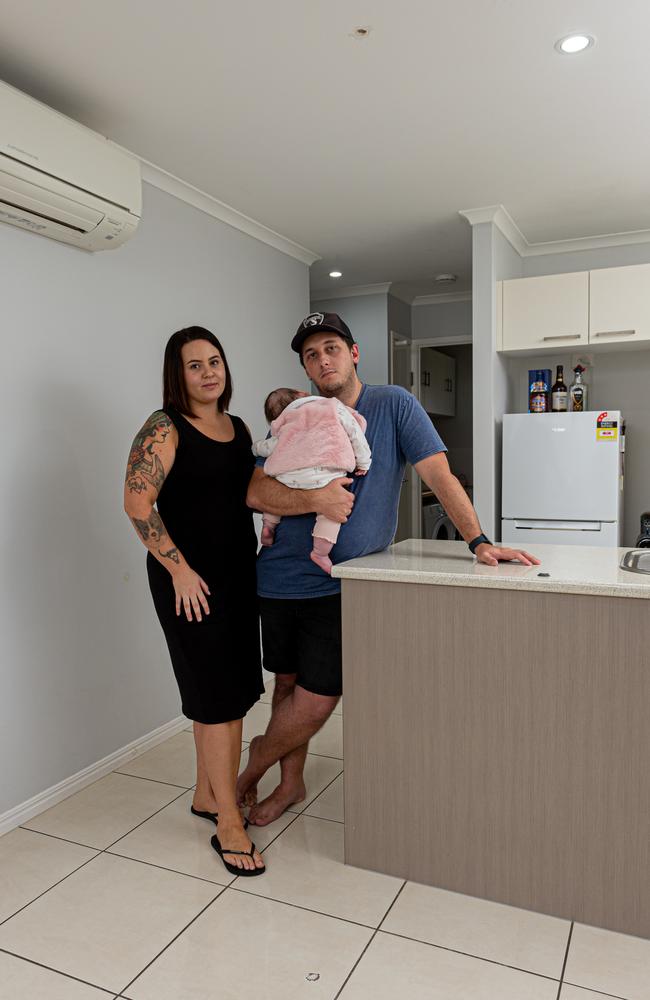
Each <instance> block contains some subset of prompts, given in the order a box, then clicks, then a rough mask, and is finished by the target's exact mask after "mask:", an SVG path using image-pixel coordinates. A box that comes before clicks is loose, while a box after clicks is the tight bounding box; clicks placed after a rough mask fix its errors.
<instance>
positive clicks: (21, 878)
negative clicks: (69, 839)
mask: <svg viewBox="0 0 650 1000" xmlns="http://www.w3.org/2000/svg"><path fill="white" fill-rule="evenodd" d="M96 853H97V852H96V851H94V850H91V849H90V848H88V847H77V845H76V844H67V843H66V842H65V841H64V840H55V839H54V837H45V836H43V834H42V833H32V831H31V830H12V831H11V833H7V834H5V836H4V837H2V838H0V922H1V921H3V920H6V919H7V917H10V916H11V914H12V913H15V912H16V911H17V910H19V909H20V908H21V907H22V906H25V904H26V903H29V902H31V900H32V899H35V898H36V897H37V896H40V894H41V893H42V892H45V890H46V889H49V888H50V886H52V885H54V884H55V882H58V881H59V880H60V879H62V878H65V876H66V875H69V874H70V872H73V871H74V870H75V868H79V866H80V865H83V864H84V863H85V862H86V861H89V860H90V858H92V857H95V855H96Z"/></svg>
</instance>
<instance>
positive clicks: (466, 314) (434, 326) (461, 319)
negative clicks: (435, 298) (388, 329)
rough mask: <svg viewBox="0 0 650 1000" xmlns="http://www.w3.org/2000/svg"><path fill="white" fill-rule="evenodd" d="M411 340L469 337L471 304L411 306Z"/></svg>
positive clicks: (440, 303)
mask: <svg viewBox="0 0 650 1000" xmlns="http://www.w3.org/2000/svg"><path fill="white" fill-rule="evenodd" d="M412 311H413V340H427V339H428V338H430V337H471V336H472V303H471V300H470V301H467V302H439V303H434V304H432V305H416V304H415V303H414V305H413V310H412Z"/></svg>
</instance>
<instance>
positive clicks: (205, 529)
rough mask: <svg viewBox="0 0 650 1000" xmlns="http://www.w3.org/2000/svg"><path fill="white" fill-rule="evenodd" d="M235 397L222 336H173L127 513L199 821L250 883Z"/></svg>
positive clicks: (134, 453) (248, 656)
mask: <svg viewBox="0 0 650 1000" xmlns="http://www.w3.org/2000/svg"><path fill="white" fill-rule="evenodd" d="M231 395H232V379H231V376H230V370H229V368H228V363H227V361H226V356H225V354H224V351H223V348H222V346H221V344H220V343H219V341H218V340H217V338H216V337H215V336H214V334H212V333H210V331H209V330H204V329H203V327H200V326H192V327H188V328H187V329H185V330H179V331H178V333H175V334H174V335H173V336H172V337H171V338H170V340H169V343H168V344H167V347H166V349H165V361H164V368H163V408H162V410H157V411H156V412H155V413H153V414H152V415H151V416H150V417H149V419H148V420H147V422H146V423H145V425H144V427H143V428H142V429H141V430H140V432H139V433H138V434H137V436H136V438H135V440H134V442H133V445H132V448H131V454H130V455H129V462H128V467H127V473H126V484H125V491H124V494H125V503H124V506H125V509H126V512H127V514H128V515H129V517H130V519H131V521H132V522H133V525H134V527H135V529H136V531H137V532H138V534H139V536H140V538H141V540H142V541H143V542H144V544H145V545H146V547H147V549H148V550H149V554H148V556H147V570H148V574H149V585H150V587H151V593H152V596H153V601H154V605H155V607H156V611H157V613H158V617H159V619H160V623H161V625H162V627H163V630H164V633H165V638H166V639H167V645H168V647H169V652H170V655H171V659H172V665H173V668H174V673H175V675H176V680H177V682H178V686H179V688H180V693H181V698H182V703H183V712H184V714H185V715H186V716H187V717H188V718H189V719H192V720H193V722H194V740H195V744H196V757H197V783H196V790H195V792H194V800H193V804H192V812H193V813H194V814H195V815H198V816H202V817H204V818H205V819H209V820H210V821H212V822H214V823H217V815H218V836H217V835H215V836H213V837H212V841H211V843H212V846H213V847H214V849H215V850H216V851H217V853H218V854H219V855H220V857H221V859H222V861H223V863H224V865H225V867H226V869H227V870H228V871H229V872H231V873H232V874H235V875H244V876H252V875H261V874H262V873H263V872H264V871H265V868H264V863H263V861H262V859H261V857H260V854H259V852H258V851H256V850H255V845H254V844H251V842H250V840H249V837H248V835H247V833H246V832H245V826H244V821H243V820H242V817H241V814H240V811H239V809H238V807H237V802H236V798H235V783H236V780H237V773H238V770H239V761H240V753H241V734H242V718H243V716H244V715H246V712H247V711H248V710H249V709H250V708H251V706H252V705H254V704H255V702H256V701H258V700H259V696H260V694H261V693H262V691H263V684H262V669H261V664H260V649H259V628H258V612H257V596H256V583H255V554H256V549H257V540H256V537H255V530H254V527H253V517H252V513H251V511H250V510H249V509H248V508H247V507H246V489H247V486H248V482H249V480H250V477H251V473H252V470H253V465H254V458H253V454H252V452H251V437H250V434H249V432H248V429H247V428H246V426H245V424H244V423H243V421H242V420H241V419H240V418H239V417H232V416H230V415H229V414H228V412H227V408H228V405H229V403H230V398H231ZM154 504H156V505H157V509H156V508H155V507H154Z"/></svg>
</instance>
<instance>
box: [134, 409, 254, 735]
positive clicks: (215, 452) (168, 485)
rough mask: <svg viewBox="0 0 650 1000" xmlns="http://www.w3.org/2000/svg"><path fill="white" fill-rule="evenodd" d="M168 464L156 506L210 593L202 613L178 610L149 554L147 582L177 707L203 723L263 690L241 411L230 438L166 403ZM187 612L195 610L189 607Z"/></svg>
mask: <svg viewBox="0 0 650 1000" xmlns="http://www.w3.org/2000/svg"><path fill="white" fill-rule="evenodd" d="M167 415H168V417H169V418H170V420H172V421H173V423H174V426H175V427H176V430H177V431H178V449H177V451H176V458H175V460H174V464H173V466H172V468H171V470H170V472H169V475H168V476H167V478H166V479H165V482H164V483H163V485H162V488H161V490H160V493H159V495H158V503H157V506H158V511H159V513H160V516H161V517H162V519H163V522H164V524H165V527H166V528H167V531H168V532H169V535H170V537H171V539H172V541H173V542H174V544H175V545H176V546H178V548H179V549H180V551H181V552H182V554H183V556H184V557H185V559H186V560H187V562H188V564H189V566H190V567H191V568H192V569H193V570H195V571H196V572H197V573H198V574H199V576H201V577H202V578H203V579H204V580H205V582H206V583H207V585H208V587H209V588H210V595H209V596H208V597H206V599H207V601H208V604H209V606H210V614H209V615H205V614H204V613H203V615H202V618H203V620H202V621H200V622H197V621H196V620H195V619H194V620H192V621H191V622H188V621H187V618H186V617H185V612H184V611H182V613H181V614H180V615H176V609H175V596H174V586H173V583H172V578H171V575H170V573H169V572H168V570H166V569H165V567H164V566H161V564H160V563H159V562H158V560H157V559H154V557H153V556H152V555H151V554H149V555H148V556H147V572H148V575H149V586H150V587H151V594H152V596H153V601H154V605H155V608H156V612H157V613H158V618H159V619H160V624H161V625H162V627H163V631H164V633H165V638H166V640H167V645H168V647H169V653H170V656H171V660H172V665H173V668H174V673H175V675H176V680H177V682H178V687H179V689H180V693H181V699H182V708H183V714H184V715H186V716H187V717H188V719H193V720H194V721H196V722H203V723H206V724H208V725H210V724H214V723H219V722H230V721H232V720H233V719H241V718H243V717H244V716H245V715H246V713H247V712H248V710H249V709H250V708H251V706H252V705H254V704H255V702H256V701H258V700H259V697H260V695H261V694H262V692H263V690H264V686H263V683H262V667H261V657H260V639H259V624H258V600H257V586H256V578H255V559H256V553H257V538H256V535H255V528H254V526H253V514H252V512H251V511H250V510H249V509H248V507H247V506H246V490H247V487H248V483H249V480H250V477H251V475H252V472H253V467H254V464H255V459H254V457H253V453H252V451H251V439H250V435H249V433H248V431H247V430H246V427H245V425H244V423H243V421H242V420H240V418H239V417H233V416H231V417H230V419H231V420H232V423H233V426H234V428H235V436H234V438H233V440H232V441H227V442H222V441H213V440H212V439H211V438H209V437H207V435H205V434H202V433H201V431H199V430H197V429H196V427H194V426H193V425H192V424H191V423H190V422H189V420H186V419H185V417H183V416H182V415H181V414H180V413H178V412H177V411H176V410H174V409H172V408H171V407H169V408H168V410H167ZM193 618H194V616H193Z"/></svg>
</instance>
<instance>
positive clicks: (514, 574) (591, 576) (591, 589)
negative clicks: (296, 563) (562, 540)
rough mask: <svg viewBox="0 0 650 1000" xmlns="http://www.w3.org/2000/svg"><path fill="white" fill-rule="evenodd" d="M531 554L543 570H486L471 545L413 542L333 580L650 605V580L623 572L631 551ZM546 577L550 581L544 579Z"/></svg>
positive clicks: (555, 549)
mask: <svg viewBox="0 0 650 1000" xmlns="http://www.w3.org/2000/svg"><path fill="white" fill-rule="evenodd" d="M528 551H530V552H531V554H532V555H536V556H537V558H538V559H541V561H542V563H541V565H540V566H522V565H521V564H519V563H516V562H511V563H500V564H499V565H498V566H484V565H483V564H482V563H479V562H478V561H477V560H476V559H475V558H474V557H473V556H472V554H471V553H470V551H469V550H468V548H467V545H466V544H465V542H434V541H431V540H429V539H417V538H410V539H408V540H407V541H404V542H398V543H397V544H396V545H391V546H390V547H389V548H388V549H385V550H384V551H383V552H375V553H374V554H373V555H370V556H363V557H362V558H360V559H351V560H350V561H349V562H345V563H339V565H338V566H334V569H333V571H332V576H335V577H339V578H341V579H343V580H379V581H381V580H383V581H387V582H390V583H430V584H434V585H437V586H444V587H492V588H497V589H500V590H537V591H542V592H543V593H546V592H548V593H556V594H593V595H597V596H602V597H640V598H646V599H650V575H647V576H646V575H645V574H640V573H630V572H629V571H627V570H623V569H620V566H619V564H620V562H621V559H622V558H623V555H624V554H625V553H626V552H628V551H629V548H621V549H617V548H597V547H595V546H582V545H531V546H530V547H529V550H528ZM646 565H647V564H646ZM540 573H548V574H549V575H548V576H547V577H544V576H539V574H540Z"/></svg>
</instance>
